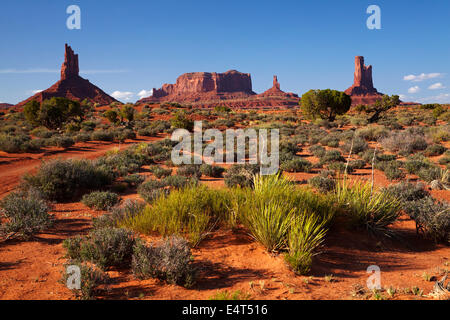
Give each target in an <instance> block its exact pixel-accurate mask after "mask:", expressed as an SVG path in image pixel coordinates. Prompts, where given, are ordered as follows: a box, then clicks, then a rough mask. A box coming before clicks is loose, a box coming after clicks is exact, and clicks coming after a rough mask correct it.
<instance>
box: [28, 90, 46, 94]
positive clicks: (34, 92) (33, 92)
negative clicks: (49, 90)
mask: <svg viewBox="0 0 450 320" xmlns="http://www.w3.org/2000/svg"><path fill="white" fill-rule="evenodd" d="M42 91H44V90H31V91H30V92H31V94H36V93H39V92H42Z"/></svg>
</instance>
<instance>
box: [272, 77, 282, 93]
mask: <svg viewBox="0 0 450 320" xmlns="http://www.w3.org/2000/svg"><path fill="white" fill-rule="evenodd" d="M273 87H274V88H276V89H278V90H281V86H280V83H279V82H278V77H277V76H273Z"/></svg>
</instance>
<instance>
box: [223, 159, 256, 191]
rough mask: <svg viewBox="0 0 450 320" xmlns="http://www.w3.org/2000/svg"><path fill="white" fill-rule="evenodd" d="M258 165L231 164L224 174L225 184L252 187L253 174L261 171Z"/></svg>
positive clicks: (230, 186)
mask: <svg viewBox="0 0 450 320" xmlns="http://www.w3.org/2000/svg"><path fill="white" fill-rule="evenodd" d="M259 171H260V168H259V166H258V165H251V164H244V165H240V164H237V165H233V166H231V167H230V168H229V169H228V170H227V172H226V173H225V175H224V178H225V184H226V185H227V186H228V187H229V188H232V187H236V186H241V187H243V188H244V187H251V186H252V185H253V176H254V175H255V174H257V173H259Z"/></svg>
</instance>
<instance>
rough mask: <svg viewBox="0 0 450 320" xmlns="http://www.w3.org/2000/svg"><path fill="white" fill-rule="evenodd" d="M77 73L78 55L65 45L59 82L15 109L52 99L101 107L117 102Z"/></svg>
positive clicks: (19, 104)
mask: <svg viewBox="0 0 450 320" xmlns="http://www.w3.org/2000/svg"><path fill="white" fill-rule="evenodd" d="M79 72H80V70H79V67H78V55H77V54H75V53H74V52H73V50H72V48H71V47H70V46H68V45H67V44H66V53H65V56H64V63H63V65H62V67H61V80H59V81H58V82H56V83H55V84H54V85H53V86H51V87H50V88H48V89H47V90H44V91H42V92H39V93H37V94H35V95H34V96H32V97H30V98H28V99H27V100H25V101H22V102H20V103H18V104H17V107H22V106H24V105H25V104H26V103H28V102H29V101H32V100H35V101H37V102H39V103H41V102H42V101H44V100H47V99H50V98H53V97H61V98H68V99H71V100H77V101H83V100H88V101H90V102H92V103H98V104H99V105H101V106H105V105H109V104H111V103H112V102H116V101H117V100H116V99H114V98H113V97H111V96H109V95H108V94H106V93H105V92H104V91H103V90H101V89H100V88H98V87H96V86H95V85H93V84H92V83H90V82H89V80H86V79H83V78H82V77H80V76H79Z"/></svg>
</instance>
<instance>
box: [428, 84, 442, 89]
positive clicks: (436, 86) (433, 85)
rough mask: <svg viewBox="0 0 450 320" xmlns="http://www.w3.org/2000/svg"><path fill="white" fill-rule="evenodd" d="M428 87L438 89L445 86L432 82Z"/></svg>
mask: <svg viewBox="0 0 450 320" xmlns="http://www.w3.org/2000/svg"><path fill="white" fill-rule="evenodd" d="M428 89H430V90H440V89H445V87H444V86H443V85H442V83H440V82H438V83H435V84H432V85H431V86H429V87H428Z"/></svg>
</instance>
